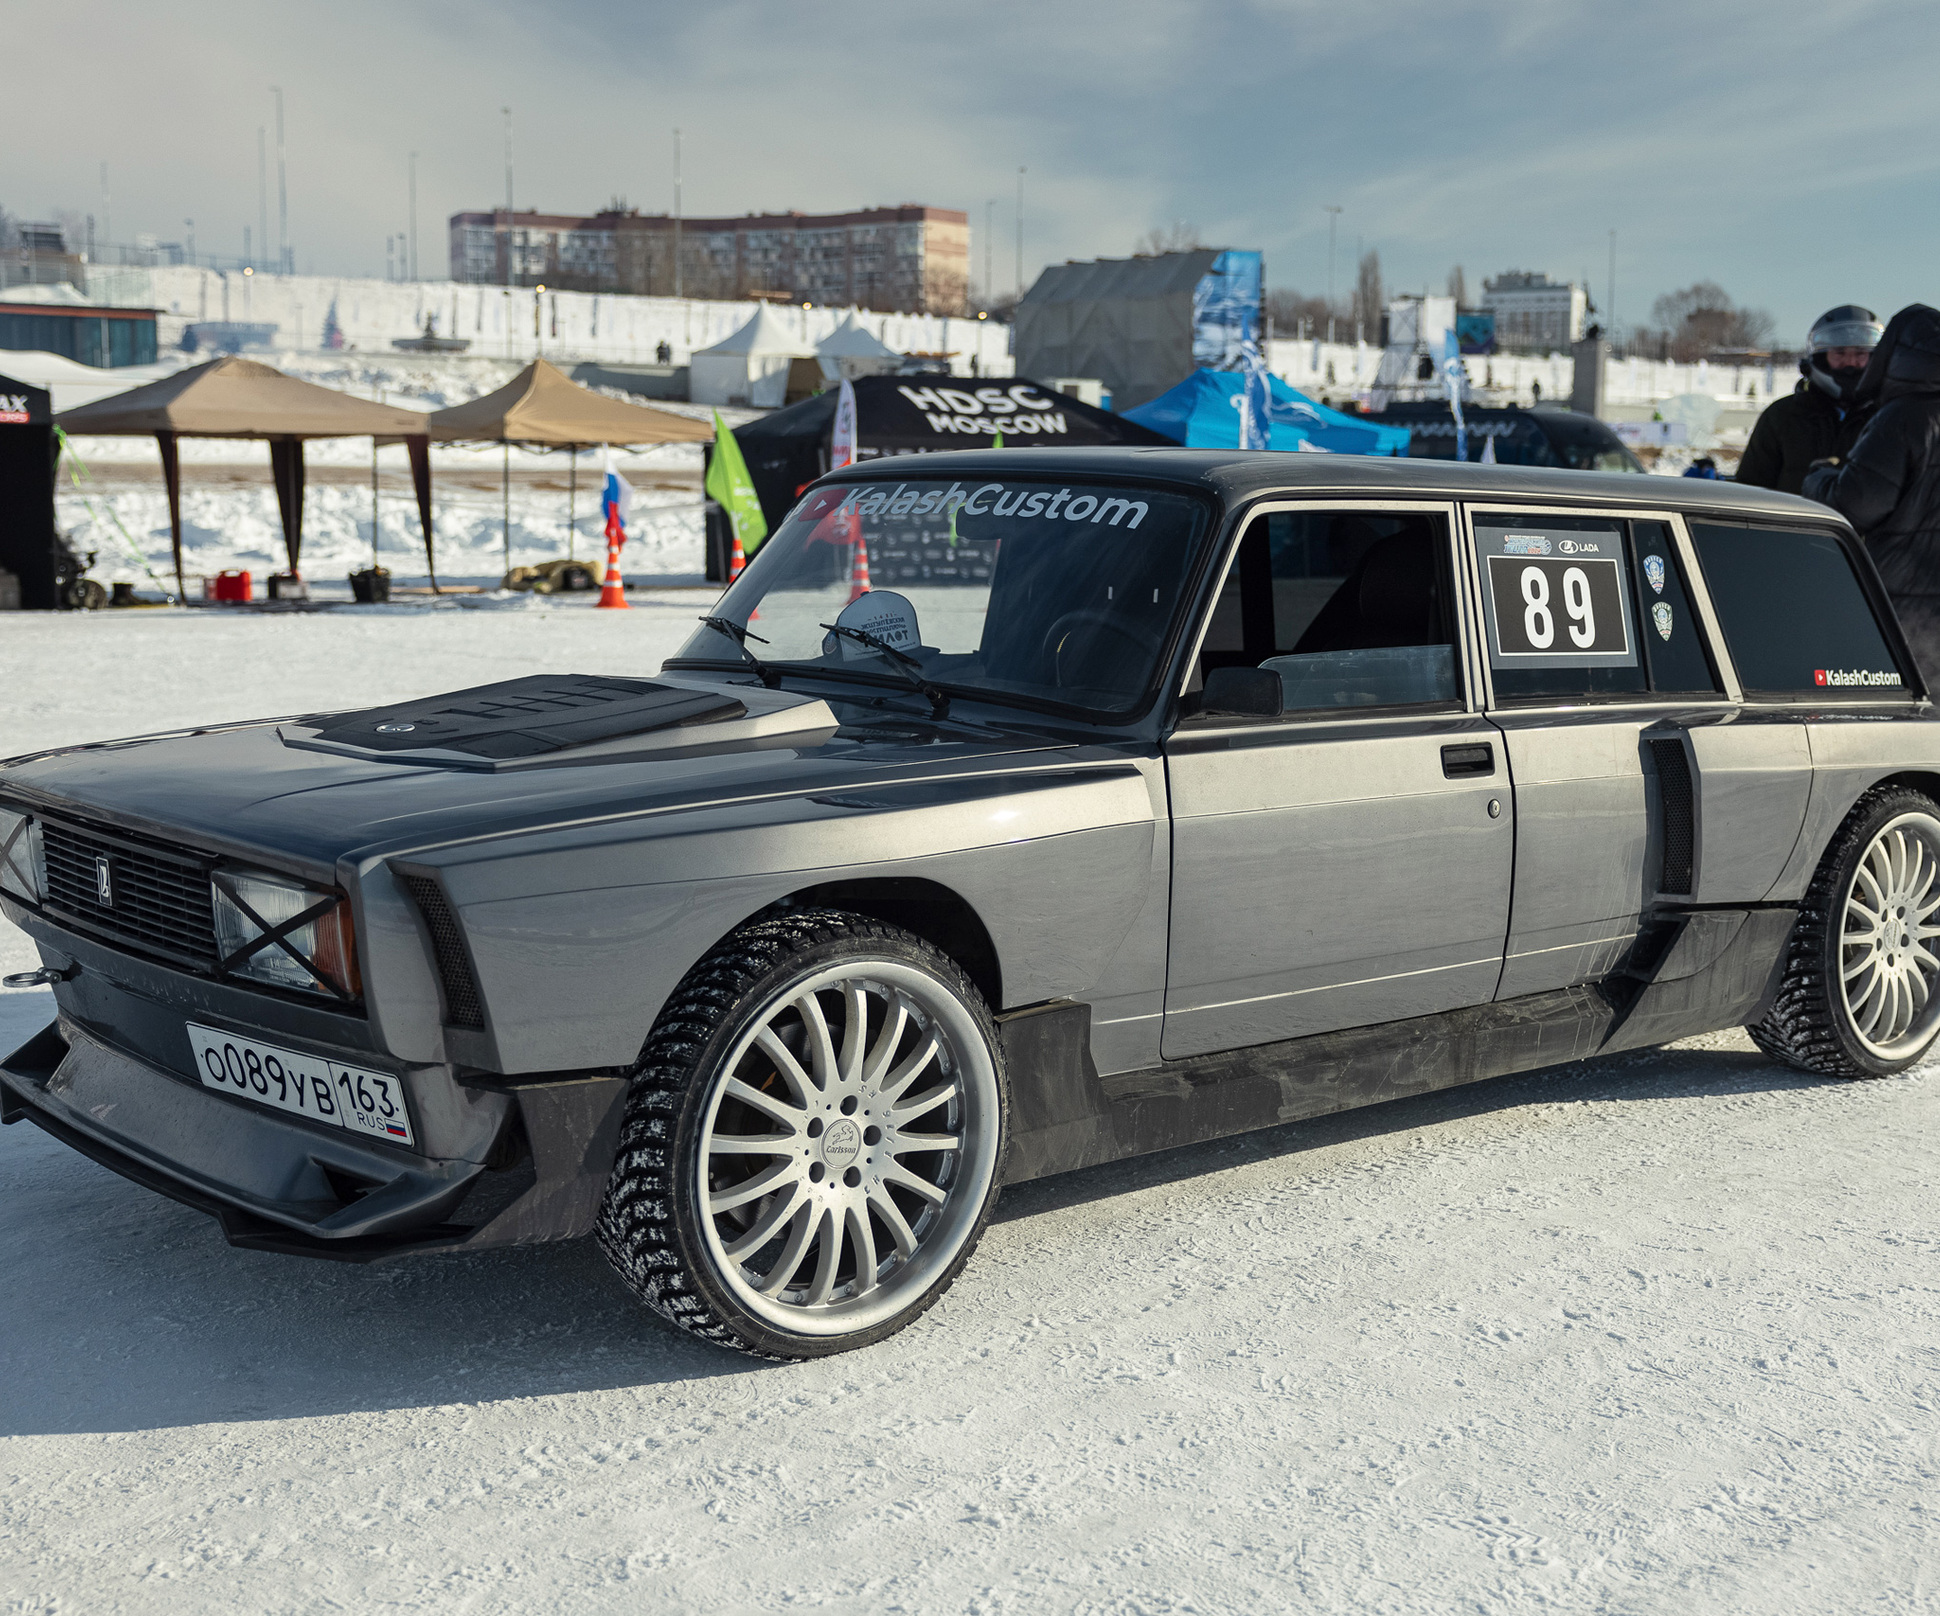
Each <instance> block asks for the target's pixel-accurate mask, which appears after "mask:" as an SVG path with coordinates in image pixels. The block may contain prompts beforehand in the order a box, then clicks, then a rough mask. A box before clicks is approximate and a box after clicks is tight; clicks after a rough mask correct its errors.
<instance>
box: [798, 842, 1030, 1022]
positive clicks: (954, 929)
mask: <svg viewBox="0 0 1940 1616" xmlns="http://www.w3.org/2000/svg"><path fill="white" fill-rule="evenodd" d="M771 908H773V909H810V908H815V909H847V910H850V911H852V912H854V913H856V914H860V915H868V916H869V917H870V918H871V919H874V920H882V921H886V922H888V923H889V924H890V925H892V926H901V927H902V928H903V930H905V931H909V932H914V933H915V934H916V935H917V936H918V937H921V938H923V939H924V940H925V941H926V942H930V943H934V944H935V945H936V946H937V947H938V948H940V949H942V950H943V952H944V953H946V954H948V955H949V956H950V958H951V959H953V960H955V961H956V962H957V964H958V965H960V966H962V967H963V970H964V973H965V974H966V975H967V976H968V977H969V978H970V980H971V981H972V982H974V983H976V985H977V991H978V992H979V993H981V994H982V995H983V996H984V1002H985V1003H986V1004H988V1005H989V1006H990V1008H991V1010H992V1011H993V1012H995V1011H998V1010H1001V1009H1002V1008H1003V1007H1004V977H1003V964H1002V961H1001V960H1000V959H999V957H998V954H997V944H996V942H995V940H994V939H993V938H992V937H991V935H990V928H989V927H988V926H986V925H985V924H984V921H983V916H981V915H980V914H978V913H977V911H976V908H975V907H974V906H973V905H972V904H971V903H970V901H969V900H968V899H967V898H965V897H964V896H963V895H962V894H961V893H960V892H956V891H953V890H952V889H951V888H949V887H947V886H945V885H944V884H943V883H942V882H940V881H933V880H930V879H929V878H928V877H926V876H913V875H910V876H859V877H857V878H855V879H853V880H835V881H823V882H818V883H817V884H816V885H814V886H807V887H801V888H798V889H797V890H796V891H794V892H791V893H789V894H788V896H787V897H785V898H783V899H781V901H780V902H779V903H776V904H774V905H772V906H771Z"/></svg>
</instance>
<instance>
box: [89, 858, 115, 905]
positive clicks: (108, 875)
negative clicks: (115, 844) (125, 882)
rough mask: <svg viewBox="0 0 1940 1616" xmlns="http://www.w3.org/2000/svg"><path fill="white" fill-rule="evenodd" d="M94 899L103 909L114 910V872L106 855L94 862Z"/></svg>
mask: <svg viewBox="0 0 1940 1616" xmlns="http://www.w3.org/2000/svg"><path fill="white" fill-rule="evenodd" d="M94 897H95V901H96V902H97V903H99V904H100V905H101V907H102V908H103V909H112V908H113V907H114V906H115V878H114V870H113V868H112V866H110V865H109V863H108V857H107V855H106V854H105V853H103V854H101V855H99V856H97V857H96V859H95V861H94Z"/></svg>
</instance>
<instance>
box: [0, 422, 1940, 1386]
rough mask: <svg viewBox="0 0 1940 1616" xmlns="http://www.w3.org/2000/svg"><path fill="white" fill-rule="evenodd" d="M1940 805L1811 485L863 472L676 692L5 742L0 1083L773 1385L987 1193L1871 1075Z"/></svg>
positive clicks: (137, 1152) (1260, 460)
mask: <svg viewBox="0 0 1940 1616" xmlns="http://www.w3.org/2000/svg"><path fill="white" fill-rule="evenodd" d="M379 695H381V692H380V691H376V690H373V692H372V696H373V698H376V697H377V696H379ZM1937 803H1940V723H1936V721H1935V716H1934V709H1933V707H1932V705H1931V704H1930V702H1929V700H1928V698H1927V694H1926V691H1925V689H1924V687H1923V685H1922V683H1921V681H1920V678H1919V676H1918V673H1917V671H1916V669H1915V668H1914V666H1913V664H1912V662H1911V660H1910V659H1909V657H1908V655H1907V651H1906V648H1905V645H1904V643H1903V641H1902V639H1901V636H1900V633H1899V630H1898V628H1897V626H1896V624H1895V623H1894V620H1893V617H1892V614H1891V611H1890V610H1889V608H1888V606H1887V603H1886V600H1885V597H1884V596H1883V594H1882V593H1881V590H1880V586H1879V583H1878V580H1877V578H1876V576H1875V575H1874V572H1873V570H1872V568H1871V567H1870V565H1869V563H1868V562H1867V559H1866V557H1865V555H1864V552H1863V550H1862V549H1861V547H1860V545H1859V544H1858V543H1857V541H1856V540H1855V539H1854V537H1853V534H1852V532H1851V531H1850V529H1848V528H1847V527H1846V526H1844V524H1843V523H1842V522H1841V521H1840V519H1839V518H1838V517H1836V516H1835V515H1833V514H1832V513H1830V512H1829V511H1827V510H1825V509H1823V508H1821V507H1818V506H1814V505H1810V504H1807V503H1806V502H1804V501H1802V500H1798V499H1793V498H1788V497H1785V496H1782V495H1774V494H1767V493H1763V492H1760V491H1756V490H1748V489H1741V488H1737V487H1733V486H1730V485H1725V484H1715V483H1704V482H1698V481H1694V480H1692V481H1686V480H1675V481H1674V480H1670V479H1657V478H1645V477H1638V476H1603V475H1596V474H1585V473H1568V472H1543V471H1528V470H1517V469H1514V468H1509V467H1500V468H1497V467H1474V466H1461V465H1452V464H1447V463H1433V464H1412V463H1409V462H1406V461H1400V462H1396V461H1390V460H1355V459H1346V458H1335V457H1328V456H1321V455H1312V456H1308V455H1286V454H1279V455H1273V454H1263V455H1239V454H1216V453H1198V452H1188V451H1184V450H1178V451H1171V450H1143V449H1141V450H1094V451H1074V452H1067V451H1059V450H1049V449H1032V450H1027V451H1021V452H1015V451H1012V452H1007V451H1002V450H998V451H993V452H979V453H972V454H946V455H935V456H927V457H924V458H922V459H920V460H916V459H907V458H903V459H884V460H878V461H874V462H870V463H868V464H866V465H864V466H861V467H858V468H854V469H853V470H851V471H849V472H845V473H842V474H840V475H839V476H835V477H831V478H825V479H824V480H823V481H822V482H820V483H818V484H816V485H814V486H813V487H811V488H810V489H809V490H808V491H807V493H806V494H805V496H804V497H803V498H802V500H801V502H800V503H799V505H798V506H797V508H796V509H795V511H794V512H793V513H792V514H791V515H790V517H789V518H788V520H787V522H786V523H785V524H784V525H783V526H782V527H781V528H780V529H779V531H778V532H777V533H776V534H775V535H774V537H772V538H771V539H770V540H769V541H768V543H767V544H766V545H765V546H763V547H762V549H761V551H760V553H759V554H758V555H757V556H756V557H755V559H754V561H753V563H752V565H751V566H750V567H749V568H748V570H747V571H746V573H745V574H743V576H742V577H741V578H740V579H739V581H738V582H736V583H735V584H734V585H733V586H732V587H731V588H729V589H728V591H727V593H726V594H725V595H724V596H723V597H722V598H721V599H720V601H719V602H718V603H717V604H716V605H715V606H714V607H713V608H712V611H711V613H710V615H708V616H706V617H704V618H702V619H701V621H700V622H699V623H697V624H696V626H695V628H694V631H693V635H692V637H691V638H690V639H689V640H688V641H687V643H686V644H685V645H684V646H683V647H682V648H681V650H680V651H679V653H678V654H677V655H676V656H674V657H673V658H672V659H671V660H669V661H668V662H667V664H666V665H665V667H664V668H663V669H661V670H660V671H659V672H658V673H657V674H655V675H652V676H650V677H649V676H643V677H640V678H608V677H590V676H588V677H553V676H534V677H531V678H523V679H515V680H511V681H509V682H506V683H503V684H497V685H490V686H486V687H483V688H480V689H474V690H465V691H460V692H458V693H456V694H452V695H447V696H442V697H438V698H435V699H429V700H412V701H401V702H394V703H390V704H382V703H379V704H376V705H372V706H370V707H368V708H366V709H364V710H362V711H357V712H333V713H309V714H304V715H301V716H298V717H289V718H281V719H265V720H261V721H257V722H249V723H237V724H229V725H221V726H214V727H210V728H206V729H197V730H192V731H184V732H180V733H175V734H166V735H155V736H146V737H140V738H137V739H133V740H124V741H113V742H104V743H100V744H96V745H90V746H75V747H69V748H64V749H61V750H57V751H52V752H44V753H40V754H37V755H34V756H30V757H23V758H18V759H15V760H14V761H12V762H11V763H8V764H6V765H5V766H4V767H0V902H3V903H4V908H5V912H6V914H7V916H8V918H9V919H11V920H13V921H14V922H15V923H17V924H18V925H20V926H23V927H25V928H26V930H27V931H28V932H29V933H30V934H31V935H32V936H33V938H34V939H35V941H36V942H37V943H38V945H39V949H40V955H41V958H42V960H43V961H44V965H43V968H42V969H41V970H39V971H37V972H34V973H31V978H30V979H31V980H36V981H41V982H47V983H52V984H54V998H55V1003H56V1005H57V1007H58V1018H57V1019H56V1021H55V1022H54V1023H53V1024H51V1025H50V1026H48V1027H47V1028H46V1029H45V1030H44V1031H43V1032H41V1033H40V1034H39V1035H38V1036H37V1037H35V1038H33V1039H32V1040H30V1041H29V1042H28V1043H27V1044H26V1045H25V1046H24V1047H23V1048H21V1049H19V1050H17V1051H15V1052H14V1053H13V1054H12V1055H11V1056H10V1057H9V1058H8V1059H7V1060H6V1061H5V1063H4V1069H3V1071H0V1084H4V1114H5V1118H6V1120H7V1121H9V1122H13V1121H16V1120H19V1119H22V1118H26V1119H29V1120H31V1121H33V1122H35V1123H37V1124H39V1125H40V1126H41V1127H42V1128H45V1129H47V1130H48V1131H49V1132H51V1133H53V1134H54V1135H56V1136H57V1137H59V1138H61V1139H63V1140H66V1141H67V1142H68V1143H70V1144H71V1145H73V1146H74V1147H75V1148H76V1149H77V1150H79V1151H82V1152H83V1153H85V1154H86V1155H88V1156H91V1157H93V1158H94V1159H95V1160H96V1161H99V1162H103V1163H105V1164H107V1165H108V1166H110V1167H112V1168H114V1169H115V1170H116V1171H118V1172H121V1173H123V1174H125V1175H127V1176H128V1177H130V1178H132V1179H135V1180H136V1181H138V1182H140V1183H143V1184H146V1185H149V1186H151V1187H152V1188H154V1189H156V1190H158V1191H160V1192H161V1193H162V1194H164V1195H168V1196H172V1197H174V1198H175V1199H176V1200H178V1201H183V1202H186V1203H188V1204H189V1205H191V1206H195V1207H200V1208H202V1209H204V1210H206V1211H208V1212H210V1213H212V1214H214V1216H215V1217H216V1218H217V1219H219V1220H220V1222H221V1225H222V1228H223V1231H224V1233H225V1234H226V1235H227V1236H228V1238H229V1239H230V1240H231V1241H232V1242H234V1243H235V1244H237V1245H240V1246H249V1247H256V1248H259V1249H268V1250H275V1251H285V1252H297V1253H305V1254H309V1255H312V1256H322V1257H337V1258H342V1259H347V1260H352V1261H368V1260H373V1259H379V1258H389V1257H394V1256H400V1255H404V1254H408V1253H416V1252H429V1251H440V1250H449V1249H466V1248H473V1247H485V1246H491V1245H496V1244H505V1243H523V1242H533V1241H540V1240H552V1239H561V1238H566V1237H570V1236H575V1235H581V1234H585V1233H587V1232H589V1231H590V1232H594V1233H596V1234H597V1236H598V1239H599V1241H600V1244H601V1246H602V1247H603V1248H604V1249H605V1251H606V1253H607V1254H608V1256H609V1257H610V1258H611V1260H612V1262H613V1263H614V1265H615V1267H616V1268H617V1269H618V1271H619V1273H620V1274H621V1275H622V1276H623V1277H624V1279H625V1281H626V1283H627V1284H628V1285H629V1286H630V1287H631V1288H632V1289H633V1290H634V1291H635V1292H637V1294H638V1295H639V1296H640V1298H641V1299H642V1300H643V1301H644V1302H646V1303H647V1304H648V1306H650V1307H651V1308H653V1309H655V1310H656V1311H658V1312H659V1313H661V1314H662V1315H664V1316H665V1317H666V1318H668V1319H669V1320H671V1321H673V1322H674V1323H675V1324H678V1325H680V1326H681V1327H682V1328H684V1329H687V1330H689V1331H692V1332H694V1333H695V1334H697V1335H700V1336H703V1337H705V1338H706V1339H709V1340H712V1341H717V1342H720V1343H723V1344H725V1345H729V1346H734V1347H738V1348H740V1349H742V1350H745V1351H748V1352H752V1353H758V1354H764V1355H769V1356H775V1357H810V1356H815V1355H818V1354H823V1353H829V1352H834V1351H838V1350H841V1349H843V1348H846V1347H852V1346H858V1345H862V1344H865V1343H868V1342H872V1341H875V1340H878V1339H880V1338H881V1337H883V1336H885V1335H887V1334H888V1333H890V1332H891V1331H894V1330H896V1329H898V1328H900V1327H901V1326H903V1325H904V1324H907V1323H908V1322H909V1321H910V1320H911V1319H913V1318H914V1317H915V1316H916V1315H918V1314H919V1313H921V1312H922V1311H923V1310H924V1309H925V1308H926V1307H927V1306H929V1304H930V1303H931V1302H933V1301H934V1300H935V1299H936V1298H937V1297H938V1296H939V1295H940V1294H941V1293H942V1291H943V1290H944V1289H945V1288H946V1287H947V1286H948V1285H949V1284H950V1283H951V1281H952V1280H953V1279H954V1278H955V1276H956V1274H957V1272H958V1271H959V1270H960V1269H961V1268H962V1267H963V1265H964V1263H965V1262H966V1261H967V1260H968V1258H969V1256H970V1253H971V1251H972V1249H973V1248H974V1247H975V1245H976V1243H977V1239H978V1237H979V1235H980V1233H981V1231H982V1230H983V1228H984V1226H985V1223H986V1222H987V1220H988V1219H989V1217H990V1213H991V1208H992V1205H993V1203H994V1202H995V1200H996V1197H997V1192H998V1189H999V1187H1000V1186H1001V1185H1003V1184H1005V1183H1014V1182H1017V1181H1019V1180H1024V1179H1032V1178H1037V1177H1040V1176H1043V1175H1045V1174H1050V1173H1058V1172H1064V1171H1068V1170H1070V1169H1073V1168H1080V1167H1085V1166H1088V1165H1091V1164H1094V1163H1098V1162H1105V1161H1110V1160H1113V1159H1115V1158H1118V1157H1124V1156H1129V1155H1133V1154H1135V1153H1138V1152H1142V1151H1153V1150H1160V1149H1164V1148H1166V1147H1169V1146H1176V1145H1180V1144H1184V1143H1188V1142H1191V1141H1196V1140H1205V1139H1211V1138H1215V1137H1218V1136H1221V1135H1228V1134H1233V1133H1237V1132H1240V1131H1243V1130H1246V1129H1252V1128H1262V1127H1267V1126H1271V1125H1274V1124H1278V1123H1285V1122H1290V1121H1295V1120H1298V1119H1300V1118H1303V1117H1311V1116H1314V1115H1317V1114H1319V1113H1322V1112H1328V1111H1334V1110H1338V1109H1340V1108H1342V1107H1348V1106H1358V1105H1366V1104H1370V1103H1373V1102H1376V1101H1380V1100H1385V1099H1389V1098H1392V1097H1394V1096H1398V1095H1407V1094H1415V1093H1420V1092H1422V1091H1425V1090H1429V1089H1435V1088H1441V1087H1445V1086H1448V1085H1452V1084H1458V1083H1467V1082H1471V1081H1474V1080H1476V1079H1479V1078H1487V1077H1491V1076H1495V1075H1499V1074H1503V1073H1509V1072H1517V1071H1524V1070H1528V1069H1530V1068H1534V1067H1541V1066H1549V1065H1554V1064H1557V1063H1561V1062H1567V1061H1571V1060H1576V1059H1580V1058H1582V1057H1585V1056H1589V1055H1593V1054H1597V1053H1599V1052H1603V1051H1610V1050H1620V1049H1627V1048H1632V1047H1635V1046H1639V1045H1649V1044H1656V1043H1661V1042H1663V1041H1664V1040H1667V1039H1673V1038H1678V1037H1682V1036H1685V1035H1688V1034H1693V1033H1699V1032H1704V1031H1708V1030H1711V1029H1716V1028H1722V1027H1730V1026H1735V1025H1741V1024H1742V1025H1745V1026H1748V1027H1749V1028H1750V1029H1751V1034H1752V1036H1753V1038H1754V1039H1756V1041H1757V1042H1758V1045H1759V1047H1760V1048H1762V1049H1764V1050H1765V1051H1767V1052H1768V1053H1769V1054H1770V1055H1772V1056H1773V1057H1775V1058H1777V1059H1779V1060H1783V1061H1787V1062H1790V1063H1792V1064H1793V1065H1796V1066H1800V1067H1803V1068H1805V1069H1807V1070H1810V1071H1814V1072H1819V1073H1824V1074H1827V1075H1829V1076H1835V1077H1849V1078H1864V1077H1878V1076H1883V1075H1885V1074H1888V1073H1892V1072H1897V1071H1899V1070H1901V1069H1902V1068H1904V1067H1906V1066H1907V1065H1909V1064H1910V1063H1911V1062H1913V1061H1915V1060H1917V1059H1919V1058H1920V1056H1921V1055H1922V1054H1923V1053H1924V1052H1925V1051H1926V1050H1927V1048H1928V1047H1929V1045H1930V1044H1931V1043H1932V1041H1933V1038H1934V1035H1935V1031H1936V1027H1937V1026H1940V995H1936V994H1935V992H1934V981H1935V977H1936V974H1940V950H1937V949H1936V939H1940V920H1936V915H1935V911H1936V909H1940V806H1936V804H1937Z"/></svg>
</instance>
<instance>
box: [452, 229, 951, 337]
mask: <svg viewBox="0 0 1940 1616" xmlns="http://www.w3.org/2000/svg"><path fill="white" fill-rule="evenodd" d="M676 238H677V239H678V242H679V264H678V266H676V264H675V242H676ZM451 278H452V279H453V280H455V281H461V282H466V283H469V284H474V285H487V286H535V285H541V284H543V285H546V286H557V287H559V288H560V289H561V290H564V291H577V292H632V293H637V294H641V295H643V296H648V297H670V296H672V295H673V294H674V292H675V291H676V290H678V291H679V292H680V293H681V294H682V295H684V296H687V297H711V298H746V297H759V296H771V297H776V298H785V299H787V300H788V301H790V302H809V303H824V304H836V305H843V306H846V305H850V304H854V305H857V306H859V307H861V308H866V309H879V310H883V311H885V312H894V313H913V314H960V313H964V312H966V305H967V302H968V295H969V284H970V221H969V216H968V215H967V214H963V213H959V212H956V211H954V210H952V209H949V208H929V207H921V206H919V205H917V204H915V203H909V204H905V205H903V206H900V207H893V208H867V209H864V210H863V211H861V212H859V213H835V214H807V213H792V212H791V213H750V214H747V215H745V216H743V217H740V218H730V219H682V220H680V221H679V222H678V226H676V222H675V220H674V219H673V218H672V217H671V216H669V215H667V214H662V213H648V214H643V213H641V212H639V211H638V210H637V209H633V208H623V207H621V206H619V205H617V204H616V205H615V206H613V207H611V208H608V209H605V210H603V211H602V212H599V213H595V214H591V215H588V216H586V217H576V216H573V215H568V214H556V213H539V212H537V211H526V210H520V211H518V212H508V211H507V210H505V209H503V208H496V209H494V210H493V211H491V212H490V213H456V214H453V215H452V217H451Z"/></svg>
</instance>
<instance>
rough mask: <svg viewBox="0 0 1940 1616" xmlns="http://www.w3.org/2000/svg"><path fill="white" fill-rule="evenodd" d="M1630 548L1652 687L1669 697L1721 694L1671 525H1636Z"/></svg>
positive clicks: (1631, 533) (1634, 585) (1652, 523)
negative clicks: (1679, 560) (1674, 542)
mask: <svg viewBox="0 0 1940 1616" xmlns="http://www.w3.org/2000/svg"><path fill="white" fill-rule="evenodd" d="M1630 547H1631V548H1630V575H1631V585H1632V587H1633V588H1634V589H1635V590H1636V592H1637V602H1638V605H1639V606H1640V607H1641V608H1642V610H1641V611H1639V612H1638V614H1637V619H1638V624H1639V629H1638V634H1637V638H1638V639H1639V640H1641V641H1642V642H1643V647H1644V661H1645V662H1647V663H1648V664H1649V665H1650V688H1651V689H1652V690H1654V691H1661V692H1663V693H1664V694H1666V695H1670V694H1677V695H1716V694H1718V692H1719V689H1720V686H1719V684H1718V675H1717V672H1716V670H1715V669H1713V668H1712V666H1711V658H1710V657H1709V656H1708V655H1706V654H1705V649H1704V636H1703V634H1702V633H1700V632H1699V630H1698V621H1697V613H1696V612H1694V611H1692V610H1691V597H1690V596H1689V594H1687V593H1686V592H1685V588H1684V569H1683V567H1682V566H1681V565H1679V563H1678V559H1677V550H1676V547H1675V546H1674V545H1672V543H1671V530H1670V526H1669V524H1668V523H1665V522H1632V523H1631V524H1630Z"/></svg>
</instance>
